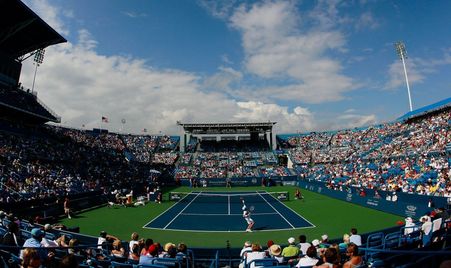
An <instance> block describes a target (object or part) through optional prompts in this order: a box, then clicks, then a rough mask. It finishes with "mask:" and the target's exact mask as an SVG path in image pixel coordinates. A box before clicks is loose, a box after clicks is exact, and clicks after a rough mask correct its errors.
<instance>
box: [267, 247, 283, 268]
mask: <svg viewBox="0 0 451 268" xmlns="http://www.w3.org/2000/svg"><path fill="white" fill-rule="evenodd" d="M269 256H270V257H271V258H273V259H276V260H277V261H278V262H279V264H280V263H284V262H285V258H284V257H283V256H282V248H281V247H280V246H279V245H276V244H274V245H271V247H269Z"/></svg>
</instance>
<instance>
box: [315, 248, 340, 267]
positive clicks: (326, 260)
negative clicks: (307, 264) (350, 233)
mask: <svg viewBox="0 0 451 268" xmlns="http://www.w3.org/2000/svg"><path fill="white" fill-rule="evenodd" d="M337 261H338V251H337V249H335V248H328V249H326V251H325V252H324V254H323V256H322V264H321V265H318V266H313V267H315V268H331V267H333V268H335V267H340V266H339V264H338V263H337Z"/></svg>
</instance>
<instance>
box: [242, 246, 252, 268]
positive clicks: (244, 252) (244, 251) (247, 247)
mask: <svg viewBox="0 0 451 268" xmlns="http://www.w3.org/2000/svg"><path fill="white" fill-rule="evenodd" d="M251 251H252V243H251V241H246V242H244V246H243V249H241V252H240V258H241V263H240V267H244V259H245V258H246V253H248V252H251Z"/></svg>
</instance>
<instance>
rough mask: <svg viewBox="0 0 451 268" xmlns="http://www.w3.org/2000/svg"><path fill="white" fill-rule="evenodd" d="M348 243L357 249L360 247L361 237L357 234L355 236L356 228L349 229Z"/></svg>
mask: <svg viewBox="0 0 451 268" xmlns="http://www.w3.org/2000/svg"><path fill="white" fill-rule="evenodd" d="M349 241H350V242H351V243H354V244H356V245H357V246H359V247H360V246H361V245H362V237H361V236H360V235H359V234H357V229H356V228H352V229H351V236H350V237H349Z"/></svg>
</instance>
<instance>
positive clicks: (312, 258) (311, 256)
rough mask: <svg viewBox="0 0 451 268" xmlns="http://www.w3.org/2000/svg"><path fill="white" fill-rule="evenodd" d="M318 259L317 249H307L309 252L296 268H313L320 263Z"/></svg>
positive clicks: (311, 247) (313, 247) (312, 247)
mask: <svg viewBox="0 0 451 268" xmlns="http://www.w3.org/2000/svg"><path fill="white" fill-rule="evenodd" d="M318 261H319V260H318V258H317V252H316V247H315V246H310V247H309V248H308V249H307V252H306V254H305V256H304V257H302V258H300V259H299V262H298V264H296V267H298V268H299V267H302V266H313V265H316V264H317V263H318Z"/></svg>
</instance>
